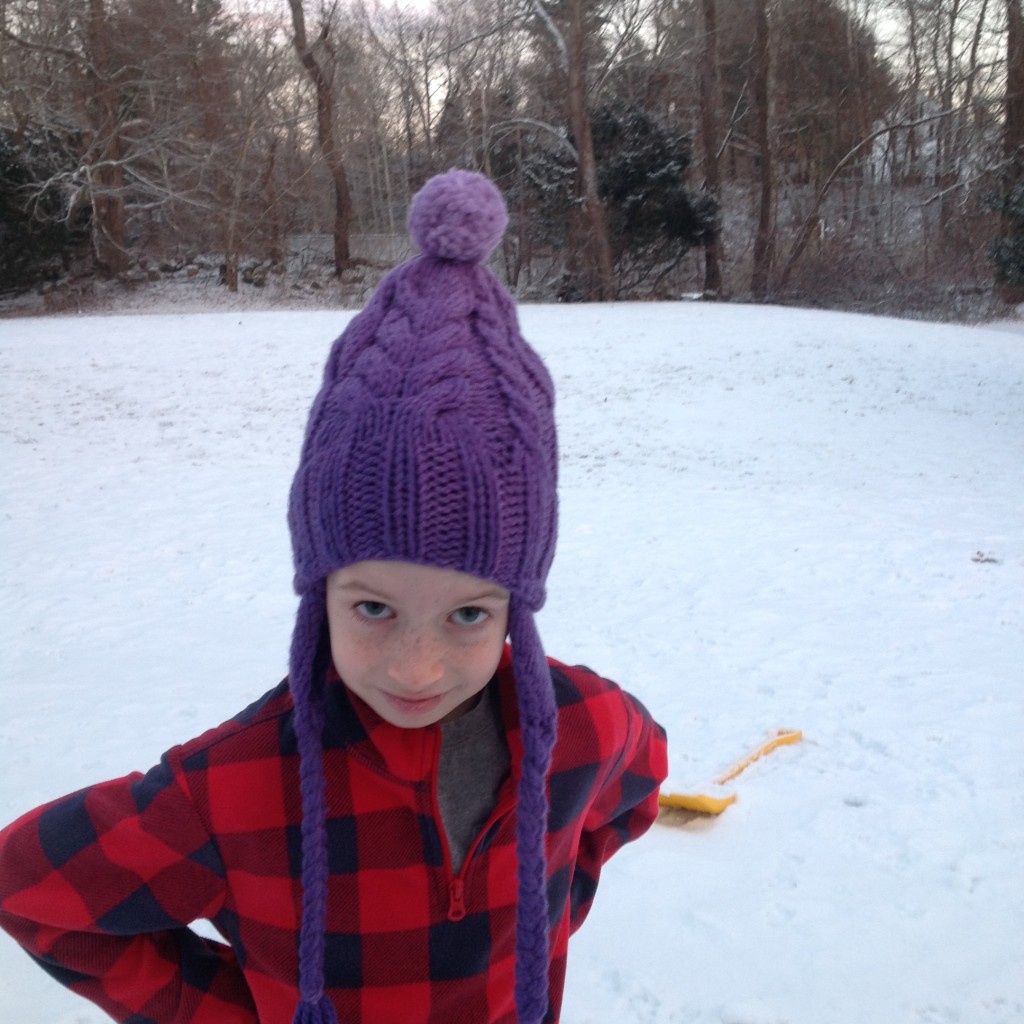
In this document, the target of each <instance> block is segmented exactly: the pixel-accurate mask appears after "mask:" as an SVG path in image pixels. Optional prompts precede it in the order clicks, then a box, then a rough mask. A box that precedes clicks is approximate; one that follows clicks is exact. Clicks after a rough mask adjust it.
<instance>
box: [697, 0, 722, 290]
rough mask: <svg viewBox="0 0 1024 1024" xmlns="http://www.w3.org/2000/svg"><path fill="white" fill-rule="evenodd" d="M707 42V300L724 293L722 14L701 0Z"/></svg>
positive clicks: (703, 132)
mask: <svg viewBox="0 0 1024 1024" xmlns="http://www.w3.org/2000/svg"><path fill="white" fill-rule="evenodd" d="M701 13H702V15H703V28H704V41H703V45H702V46H701V54H700V136H701V146H702V149H703V154H704V155H703V169H704V189H705V191H706V192H707V193H708V195H709V196H710V197H711V201H712V202H713V203H714V206H715V225H714V230H712V231H709V232H708V234H707V236H706V237H705V241H704V297H705V298H706V299H717V298H720V297H721V293H722V232H721V219H720V217H719V214H718V210H719V209H720V207H721V202H722V186H721V172H720V169H719V160H718V150H719V147H720V145H721V140H720V138H719V134H718V108H719V105H720V102H721V101H720V99H719V87H718V15H717V10H716V4H715V0H701Z"/></svg>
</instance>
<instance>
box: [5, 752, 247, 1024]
mask: <svg viewBox="0 0 1024 1024" xmlns="http://www.w3.org/2000/svg"><path fill="white" fill-rule="evenodd" d="M172 764H173V761H172V758H171V755H168V756H166V757H165V758H164V760H163V761H162V762H161V764H160V765H158V766H157V767H156V768H154V769H153V770H152V771H150V772H149V773H147V774H146V775H139V774H135V775H131V776H127V777H126V778H123V779H117V780H115V781H112V782H107V783H102V784H100V785H98V786H93V787H91V788H89V789H85V790H82V791H81V792H78V793H75V794H72V795H71V796H68V797H65V798H64V799H61V800H58V801H55V802H54V803H51V804H47V805H45V806H43V807H41V808H38V809H37V810H35V811H32V812H30V813H28V814H26V815H25V816H24V817H22V818H20V819H19V820H18V821H16V822H14V824H12V825H10V826H9V827H8V828H6V829H5V830H4V831H3V832H2V833H0V926H2V927H3V928H4V929H5V930H6V931H8V932H10V934H11V935H12V936H13V937H14V938H15V939H16V940H17V942H19V943H20V944H21V945H22V947H23V948H24V949H25V950H26V952H27V953H28V954H29V956H31V957H32V958H33V959H34V960H35V961H36V962H37V963H38V964H39V965H40V966H41V967H43V968H44V970H46V971H48V972H49V973H50V974H51V975H52V976H53V977H54V978H56V979H57V980H58V981H60V982H61V983H62V984H64V985H66V986H67V987H68V988H70V989H71V990H72V991H74V992H76V993H78V994H79V995H82V996H84V997H85V998H87V999H90V1000H92V1001H93V1002H94V1003H96V1004H97V1005H98V1006H99V1007H101V1008H102V1009H103V1010H104V1011H105V1012H106V1013H108V1014H109V1015H110V1016H111V1017H113V1018H114V1019H115V1020H117V1021H131V1024H255V1022H256V1021H257V1016H256V1011H255V1007H254V1004H253V999H252V996H251V994H250V992H249V989H248V986H247V985H246V982H245V979H244V977H243V975H242V971H241V969H240V967H239V964H238V961H237V960H236V958H235V955H234V953H233V951H232V950H231V948H230V947H229V946H227V945H225V944H222V943H219V942H213V941H211V940H208V939H205V938H201V937H200V936H199V935H197V934H196V933H195V932H193V931H191V930H190V929H189V927H188V925H189V924H190V923H191V922H193V921H197V920H200V919H204V918H206V919H209V918H212V917H213V916H214V915H215V914H216V912H217V910H218V908H219V906H220V905H221V903H222V902H223V899H224V894H225V883H224V868H223V865H222V864H221V862H220V858H219V855H218V853H217V850H216V846H215V844H214V842H213V841H212V840H211V837H210V835H209V834H208V832H207V831H206V829H205V827H204V826H203V824H202V822H201V821H200V819H199V816H198V815H197V814H196V812H195V809H194V807H193V806H192V803H191V801H190V800H189V797H188V794H187V793H186V792H185V788H184V783H183V782H182V780H181V776H180V775H179V774H178V773H177V772H176V771H175V770H174V768H173V767H172Z"/></svg>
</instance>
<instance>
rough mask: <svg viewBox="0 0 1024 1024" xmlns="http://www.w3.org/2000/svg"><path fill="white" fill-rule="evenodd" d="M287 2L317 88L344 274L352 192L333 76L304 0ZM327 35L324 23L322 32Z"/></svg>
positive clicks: (338, 270)
mask: <svg viewBox="0 0 1024 1024" xmlns="http://www.w3.org/2000/svg"><path fill="white" fill-rule="evenodd" d="M288 6H289V7H290V8H291V11H292V25H293V27H294V29H295V38H294V43H295V51H296V53H298V55H299V60H300V61H301V63H302V66H303V67H304V68H305V69H306V73H307V74H308V75H309V78H310V81H312V83H313V88H314V90H315V92H316V130H317V142H318V143H319V145H320V152H321V153H322V154H323V158H324V163H326V164H327V170H328V171H329V173H330V175H331V180H332V182H333V183H334V274H335V277H341V275H342V272H343V271H344V270H345V269H346V268H347V267H348V266H349V265H350V264H351V254H350V249H349V233H350V231H351V226H352V193H351V192H350V191H349V187H348V174H347V172H346V170H345V162H344V160H343V159H342V157H341V153H340V152H339V150H338V146H337V143H336V141H335V138H334V93H333V91H332V89H331V83H330V80H329V79H328V77H327V75H325V74H324V70H323V68H322V67H321V66H320V64H319V62H318V61H317V59H316V56H315V55H314V53H313V49H312V47H311V46H310V44H309V41H308V40H307V38H306V18H305V15H304V14H303V11H302V0H288ZM326 35H327V25H326V24H325V25H324V28H323V30H322V36H323V37H326Z"/></svg>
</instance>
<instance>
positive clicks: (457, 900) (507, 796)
mask: <svg viewBox="0 0 1024 1024" xmlns="http://www.w3.org/2000/svg"><path fill="white" fill-rule="evenodd" d="M431 788H432V789H433V804H434V815H435V818H434V820H435V821H436V822H437V824H438V831H439V832H440V835H441V842H442V844H443V846H444V865H445V868H446V870H447V872H448V878H449V880H448V914H447V917H448V920H449V921H461V920H462V919H463V918H464V917H465V916H466V913H467V911H466V872H467V871H468V870H469V866H470V864H471V863H472V860H473V857H474V855H475V854H476V851H477V847H478V846H479V845H480V843H481V842H482V841H483V838H484V836H485V835H487V833H488V832H489V831H490V830H491V828H492V827H493V826H494V824H495V823H496V822H497V821H499V820H500V819H501V818H503V817H505V816H506V815H507V814H509V813H510V811H511V810H512V808H513V807H514V806H515V788H514V785H513V786H512V787H511V788H510V786H509V783H508V781H506V784H505V786H504V787H503V788H502V790H501V792H500V793H499V794H498V801H497V803H496V804H495V805H494V810H493V811H491V815H490V817H489V818H488V819H487V821H486V822H484V825H483V827H482V828H481V829H480V832H479V833H478V834H477V836H476V838H475V839H474V840H473V842H472V843H471V844H470V847H469V849H468V850H466V855H465V856H464V857H463V858H462V867H461V868H460V869H459V872H458V874H453V872H452V851H451V847H450V846H449V845H448V835H447V833H446V832H445V830H444V822H443V821H442V819H441V810H440V807H439V806H438V802H437V771H436V764H435V772H434V783H433V786H432V787H431Z"/></svg>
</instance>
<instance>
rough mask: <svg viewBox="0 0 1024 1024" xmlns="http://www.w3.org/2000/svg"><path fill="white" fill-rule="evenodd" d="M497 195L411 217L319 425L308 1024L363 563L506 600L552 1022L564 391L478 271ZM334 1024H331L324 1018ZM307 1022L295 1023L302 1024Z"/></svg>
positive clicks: (536, 923)
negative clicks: (344, 682) (342, 580)
mask: <svg viewBox="0 0 1024 1024" xmlns="http://www.w3.org/2000/svg"><path fill="white" fill-rule="evenodd" d="M507 220H508V217H507V213H506V210H505V204H504V200H503V199H502V197H501V194H500V193H499V192H498V190H497V189H496V188H495V187H494V185H493V184H492V183H491V182H489V181H488V180H487V179H486V178H483V177H482V176H480V175H478V174H472V173H469V172H466V171H450V172H448V173H447V174H444V175H439V176H438V177H436V178H433V179H431V180H430V181H429V182H427V184H426V185H425V186H424V187H423V189H422V190H421V191H420V192H419V193H418V194H417V195H416V197H415V198H414V199H413V202H412V205H411V208H410V213H409V228H410V232H411V234H412V236H413V239H414V241H415V242H416V243H417V245H418V246H419V247H420V249H421V254H420V255H419V256H418V257H416V258H414V259H413V260H410V261H409V262H408V263H406V264H404V265H402V266H401V267H398V268H397V269H396V270H394V271H392V272H391V273H390V274H389V275H388V276H387V277H385V279H384V280H383V281H382V282H381V284H380V286H379V287H378V289H377V291H376V292H375V294H374V295H373V297H372V298H371V300H370V302H369V303H368V304H367V306H366V308H365V309H364V310H363V311H362V312H361V313H360V314H359V315H358V316H356V317H355V318H354V319H353V320H352V321H351V323H350V324H349V325H348V328H347V329H346V330H345V332H344V333H343V334H342V335H341V337H340V338H338V340H337V341H336V342H335V343H334V345H333V347H332V349H331V352H330V354H329V356H328V359H327V365H326V368H325V370H324V376H323V382H322V385H321V388H320V391H319V393H318V395H317V397H316V399H315V400H314V403H313V407H312V410H311V411H310V417H309V423H308V425H307V429H306V435H305V439H304V442H303V447H302V453H301V458H300V463H299V467H298V471H297V472H296V475H295V479H294V481H293V484H292V492H291V500H290V504H289V510H288V520H289V526H290V529H291V535H292V547H293V554H294V561H295V589H296V591H297V592H298V593H299V595H300V596H301V601H300V609H299V618H298V622H297V624H296V630H295V635H294V638H293V644H292V658H291V666H290V679H291V686H292V690H293V695H294V700H295V705H296V728H297V731H298V733H299V737H298V739H299V750H300V756H301V759H302V766H301V771H302V795H303V814H304V821H303V827H302V841H303V869H302V870H303V887H304V904H303V921H302V932H301V940H300V988H301V991H302V994H303V1002H302V1004H301V1005H300V1010H299V1013H301V1014H306V1016H303V1017H301V1020H302V1021H307V1020H320V1019H321V1018H319V1017H315V1016H312V1017H311V1016H308V1015H309V1014H311V1013H312V1012H313V1008H314V1007H315V1006H318V1005H322V1004H323V1003H324V1002H326V1000H323V999H321V995H322V992H323V981H322V974H323V955H324V953H323V941H322V938H321V939H319V940H318V938H317V936H318V935H320V936H322V934H323V931H324V922H325V913H326V906H325V900H326V879H327V873H326V871H327V869H326V852H325V849H324V836H325V831H324V829H325V826H324V814H325V811H324V798H323V778H322V768H321V764H320V761H321V758H320V744H321V738H320V730H321V729H322V716H318V710H317V709H318V704H319V700H320V694H321V692H322V686H323V675H322V673H320V672H319V671H318V670H316V668H315V666H314V665H313V664H312V662H311V660H310V659H311V658H312V657H313V652H315V651H316V650H317V649H318V644H319V642H320V638H319V635H318V631H320V630H321V629H322V623H323V612H322V610H321V611H320V613H319V617H318V613H317V612H316V610H315V609H316V607H317V606H319V607H320V608H321V609H322V606H323V580H324V578H325V577H326V576H327V575H328V574H329V573H331V572H332V571H334V570H335V569H338V568H341V567H343V566H345V565H350V564H353V563H355V562H359V561H363V560H368V559H387V560H402V561H410V562H416V563H419V564H423V565H431V566H437V567H441V568H448V569H456V570H458V571H460V572H465V573H470V574H472V575H474V576H478V577H481V578H483V579H488V580H493V581H494V582H497V583H499V584H501V585H502V586H503V587H505V588H506V589H507V590H508V591H509V592H510V593H511V594H512V608H511V612H510V641H511V645H512V652H513V667H514V672H515V677H516V687H517V694H518V701H519V707H520V717H521V724H522V737H523V745H524V750H525V756H524V761H523V765H524V767H523V775H522V777H521V779H520V783H519V806H518V815H519V817H518V824H517V852H518V860H519V869H518V879H519V899H518V905H517V917H516V922H517V924H516V936H517V939H516V964H517V966H516V1004H517V1009H518V1015H519V1020H520V1022H521V1024H536V1022H539V1021H540V1020H541V1019H542V1018H543V1016H544V1014H545V1013H546V1012H547V1006H548V998H547V971H548V941H547V929H548V922H547V903H546V895H545V888H546V868H545V860H544V835H545V830H546V815H547V797H546V788H545V787H546V775H547V771H548V766H549V764H550V759H551V750H552V747H553V745H554V741H555V725H554V723H555V703H554V697H553V694H552V688H551V678H550V674H549V672H548V669H547V665H546V662H545V657H544V651H543V649H542V647H541V643H540V638H539V637H538V635H537V630H536V627H535V625H534V622H533V614H532V613H533V612H535V611H536V610H537V609H539V608H540V607H541V606H542V605H543V603H544V597H545V580H546V577H547V573H548V569H549V568H550V565H551V560H552V558H553V556H554V549H555V540H556V536H557V515H558V509H557V496H556V487H557V469H558V453H557V446H556V439H555V424H554V389H553V386H552V383H551V378H550V376H549V374H548V372H547V369H546V368H545V367H544V364H543V363H542V362H541V360H540V359H539V357H538V356H537V355H536V353H535V352H534V351H533V350H532V349H531V348H530V347H529V345H527V343H526V342H525V341H524V340H523V338H522V336H521V334H520V331H519V323H518V319H517V316H516V311H515V306H514V304H513V302H512V300H511V298H510V297H509V295H508V294H507V293H506V292H505V290H504V289H503V288H502V286H501V285H500V284H499V283H498V281H497V279H496V278H495V277H494V275H493V274H492V273H491V272H490V271H489V270H488V269H487V268H486V266H484V265H483V261H484V260H486V259H487V257H488V256H489V255H490V253H491V252H492V251H493V250H494V248H495V247H496V246H497V245H498V243H499V242H500V240H501V236H502V234H503V232H504V230H505V226H506V224H507ZM322 1019H324V1020H326V1019H327V1018H322ZM298 1020H300V1017H299V1015H298V1013H297V1015H296V1021H298Z"/></svg>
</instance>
